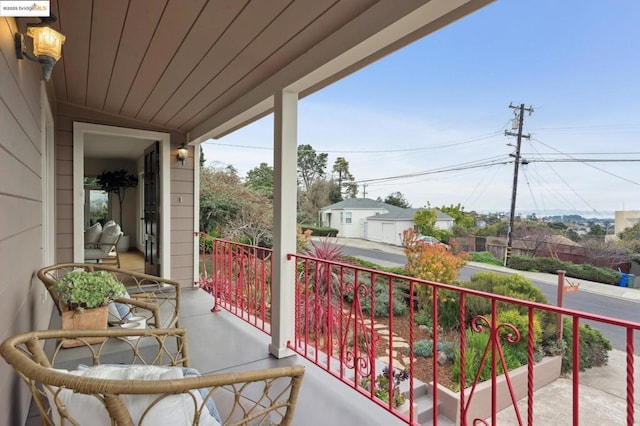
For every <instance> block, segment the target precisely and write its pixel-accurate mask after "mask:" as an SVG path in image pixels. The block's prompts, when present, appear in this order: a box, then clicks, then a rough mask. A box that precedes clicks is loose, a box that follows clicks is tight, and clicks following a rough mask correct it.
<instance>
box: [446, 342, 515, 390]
mask: <svg viewBox="0 0 640 426" xmlns="http://www.w3.org/2000/svg"><path fill="white" fill-rule="evenodd" d="M466 340H467V349H466V351H465V382H466V383H465V387H466V386H469V385H471V384H472V383H473V381H474V379H475V377H476V374H478V370H479V369H480V361H481V360H482V354H483V353H484V351H485V348H487V346H488V345H490V344H491V343H490V342H489V334H488V333H484V332H482V333H476V332H473V331H471V330H469V331H468V332H467V333H466ZM489 350H490V349H489ZM502 351H503V354H504V360H505V363H506V365H507V370H509V371H511V370H513V369H515V368H518V367H520V366H521V365H523V364H522V353H523V352H524V353H525V355H526V351H522V350H520V349H518V348H517V347H514V346H512V345H509V344H504V341H503V344H502ZM489 359H490V358H489V355H488V357H487V358H486V359H485V362H484V364H483V366H482V370H481V371H480V376H479V381H481V382H482V381H485V380H488V379H490V378H491V362H490V361H489ZM525 359H526V356H525ZM460 363H461V357H460V350H459V349H458V350H457V351H456V353H455V357H454V361H453V369H452V374H453V380H455V381H457V382H459V381H460ZM502 373H504V370H503V368H502V363H500V362H498V363H497V365H496V375H499V374H502Z"/></svg>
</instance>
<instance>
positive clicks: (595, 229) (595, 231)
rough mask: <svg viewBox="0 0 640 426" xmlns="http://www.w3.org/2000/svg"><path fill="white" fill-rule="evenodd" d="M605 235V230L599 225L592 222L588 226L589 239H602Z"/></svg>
mask: <svg viewBox="0 0 640 426" xmlns="http://www.w3.org/2000/svg"><path fill="white" fill-rule="evenodd" d="M606 233H607V230H606V229H604V228H603V227H602V225H600V224H599V223H595V222H592V223H590V224H589V232H588V233H587V235H589V236H591V237H604V236H605V235H606Z"/></svg>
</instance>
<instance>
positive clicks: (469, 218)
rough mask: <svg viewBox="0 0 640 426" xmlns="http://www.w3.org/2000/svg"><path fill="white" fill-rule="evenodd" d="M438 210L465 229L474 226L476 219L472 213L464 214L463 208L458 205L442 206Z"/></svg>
mask: <svg viewBox="0 0 640 426" xmlns="http://www.w3.org/2000/svg"><path fill="white" fill-rule="evenodd" d="M438 210H440V211H441V212H443V213H446V214H448V215H449V216H451V217H452V218H453V222H454V223H455V224H456V225H458V226H461V227H463V228H466V229H471V228H473V227H474V226H476V219H475V217H474V215H473V214H472V213H469V212H465V211H464V207H463V206H462V205H461V204H460V203H458V204H457V205H455V206H454V205H453V204H451V205H450V206H449V207H446V206H442V207H440V208H439V209H438Z"/></svg>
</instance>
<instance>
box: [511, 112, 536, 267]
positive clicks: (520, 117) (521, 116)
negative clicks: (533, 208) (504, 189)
mask: <svg viewBox="0 0 640 426" xmlns="http://www.w3.org/2000/svg"><path fill="white" fill-rule="evenodd" d="M509 108H511V109H513V110H514V113H515V115H516V118H514V122H515V120H518V133H513V132H509V131H507V130H505V132H504V135H505V136H517V137H518V139H517V141H518V142H517V145H516V153H515V154H510V155H511V156H512V157H514V158H515V161H514V164H513V189H512V190H511V211H510V213H509V228H508V229H507V247H506V250H505V252H504V266H507V265H508V263H509V258H511V247H512V245H513V221H514V219H515V215H516V195H517V193H518V167H519V166H520V147H521V146H522V138H526V139H529V138H531V135H523V134H522V125H523V124H524V112H525V111H527V112H528V113H529V115H531V113H533V107H532V106H530V107H529V108H525V107H524V104H520V106H515V105H513V104H511V103H510V104H509ZM511 128H512V130H513V129H515V126H511ZM509 145H510V144H509Z"/></svg>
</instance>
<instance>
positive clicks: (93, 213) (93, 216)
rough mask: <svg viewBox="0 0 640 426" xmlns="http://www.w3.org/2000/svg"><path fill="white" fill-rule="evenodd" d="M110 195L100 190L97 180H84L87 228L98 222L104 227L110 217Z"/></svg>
mask: <svg viewBox="0 0 640 426" xmlns="http://www.w3.org/2000/svg"><path fill="white" fill-rule="evenodd" d="M108 210H109V194H108V193H106V192H105V191H103V190H101V189H99V188H98V184H97V183H96V181H95V179H92V178H86V177H85V180H84V220H85V228H88V227H90V226H91V225H93V224H95V223H96V222H100V223H101V224H103V225H104V223H105V222H106V221H107V217H108V215H109V211H108Z"/></svg>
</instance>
